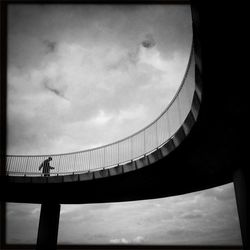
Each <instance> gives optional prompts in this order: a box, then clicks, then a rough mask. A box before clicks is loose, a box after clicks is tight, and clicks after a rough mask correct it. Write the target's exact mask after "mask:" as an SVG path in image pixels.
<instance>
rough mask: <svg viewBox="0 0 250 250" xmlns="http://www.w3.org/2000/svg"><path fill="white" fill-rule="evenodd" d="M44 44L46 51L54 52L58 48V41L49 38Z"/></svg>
mask: <svg viewBox="0 0 250 250" xmlns="http://www.w3.org/2000/svg"><path fill="white" fill-rule="evenodd" d="M43 44H44V46H45V48H46V53H53V52H54V51H55V50H56V46H57V43H56V42H52V41H49V40H44V41H43Z"/></svg>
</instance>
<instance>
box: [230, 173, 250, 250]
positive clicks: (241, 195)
mask: <svg viewBox="0 0 250 250" xmlns="http://www.w3.org/2000/svg"><path fill="white" fill-rule="evenodd" d="M233 181H234V190H235V197H236V203H237V209H238V214H239V220H240V229H241V237H242V243H243V248H244V249H249V239H248V236H249V235H248V233H249V232H248V233H247V189H246V188H247V187H246V175H245V173H244V171H243V169H237V170H236V171H235V172H234V175H233Z"/></svg>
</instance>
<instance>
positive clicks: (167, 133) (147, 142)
mask: <svg viewBox="0 0 250 250" xmlns="http://www.w3.org/2000/svg"><path fill="white" fill-rule="evenodd" d="M194 60H195V59H194V51H193V47H192V49H191V52H190V57H189V62H188V65H187V68H186V72H185V75H184V77H183V80H182V83H181V85H180V87H179V89H178V91H177V93H176V95H175V96H174V98H173V100H172V101H171V103H170V104H169V105H168V107H167V108H166V109H165V110H164V112H163V113H162V114H161V115H160V116H159V117H158V118H157V119H156V120H155V121H153V122H152V123H151V124H149V125H148V126H147V127H145V128H143V129H142V130H140V131H138V132H137V133H135V134H133V135H131V136H129V137H126V138H124V139H122V140H119V141H116V142H114V143H111V144H108V145H104V146H101V147H97V148H93V149H89V150H84V151H79V152H73V153H66V154H51V155H25V156H21V155H7V156H6V173H7V175H13V176H16V175H17V176H38V175H42V173H41V172H40V171H39V170H38V168H39V166H40V164H41V163H42V162H43V161H44V160H45V159H47V158H48V157H49V156H51V157H52V162H51V166H53V167H55V169H54V170H51V173H50V174H51V175H67V174H80V173H84V172H88V171H96V170H98V169H105V168H111V167H114V166H117V165H122V164H126V163H128V162H131V161H133V160H136V159H138V158H140V157H143V156H145V155H147V154H150V153H151V152H152V151H155V150H156V149H158V148H160V147H162V146H163V145H164V144H165V143H166V142H167V141H168V140H169V139H170V138H171V137H172V136H173V135H174V134H175V133H176V131H177V130H178V129H179V128H180V127H181V126H182V124H183V123H184V120H185V119H186V117H187V115H188V113H189V112H190V110H191V105H192V100H193V94H194V91H195V61H194Z"/></svg>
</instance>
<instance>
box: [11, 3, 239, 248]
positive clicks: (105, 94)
mask: <svg viewBox="0 0 250 250" xmlns="http://www.w3.org/2000/svg"><path fill="white" fill-rule="evenodd" d="M8 25H9V26H8V85H7V86H8V96H7V98H8V99H7V103H8V104H7V112H8V119H7V122H8V135H7V139H8V143H7V150H8V154H51V153H64V152H70V151H78V150H83V149H87V148H90V147H95V146H99V145H103V144H106V143H109V142H113V141H115V140H117V139H122V138H123V137H125V136H128V135H130V134H131V133H133V132H136V131H137V130H139V129H141V128H142V127H144V126H146V125H147V124H148V123H150V122H151V121H153V119H155V118H156V117H157V116H158V115H159V114H160V113H161V112H162V111H163V110H164V108H165V107H166V106H167V104H168V103H169V102H170V101H171V99H172V97H173V96H174V94H175V93H176V90H177V89H178V87H179V84H180V82H181V80H182V77H183V74H184V72H185V68H186V65H187V61H188V57H189V53H190V48H191V42H192V25H191V13H190V8H189V6H185V5H184V6H180V5H178V6H170V5H166V6H157V5H154V6H152V5H150V6H146V5H144V6H143V5H140V6H136V5H133V6H120V5H119V6H114V5H113V6H110V5H104V6H101V8H100V6H94V5H92V6H91V5H84V6H76V5H74V6H71V5H66V6H63V5H57V6H55V5H49V6H48V5H32V6H31V5H17V4H16V5H12V6H10V7H9V13H8ZM39 211H40V206H38V205H34V204H33V205H32V204H13V203H10V204H8V207H7V238H8V242H12V243H32V242H33V243H34V242H35V238H36V235H37V227H38V219H39ZM111 225H112V226H111ZM59 242H60V243H71V244H84V243H85V244H88V243H90V244H241V238H240V231H239V222H238V215H237V211H236V204H235V197H234V190H233V185H232V184H229V185H226V186H223V187H218V188H215V189H211V190H207V191H203V192H198V193H193V194H188V195H184V196H177V197H171V198H166V199H157V200H151V201H138V202H131V203H129V202H128V203H116V204H98V205H97V204H89V205H67V206H66V205H62V209H61V218H60V228H59Z"/></svg>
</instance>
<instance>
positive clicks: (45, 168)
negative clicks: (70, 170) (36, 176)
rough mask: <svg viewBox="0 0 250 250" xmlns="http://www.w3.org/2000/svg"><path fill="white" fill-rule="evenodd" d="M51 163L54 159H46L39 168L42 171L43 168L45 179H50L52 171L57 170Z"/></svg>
mask: <svg viewBox="0 0 250 250" xmlns="http://www.w3.org/2000/svg"><path fill="white" fill-rule="evenodd" d="M50 161H52V157H49V158H48V159H46V160H45V161H44V162H43V163H42V164H41V165H40V167H39V170H41V168H42V169H43V175H44V176H45V177H48V176H50V174H49V173H50V169H55V168H53V167H51V166H50V165H49V162H50Z"/></svg>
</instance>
